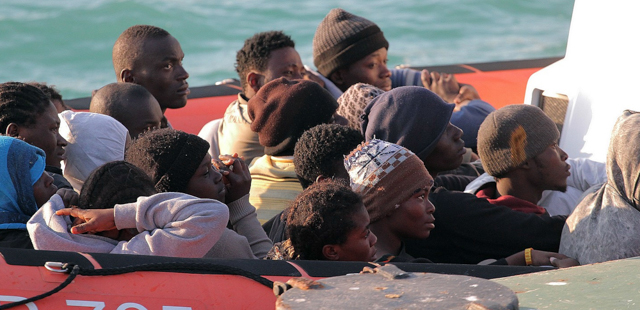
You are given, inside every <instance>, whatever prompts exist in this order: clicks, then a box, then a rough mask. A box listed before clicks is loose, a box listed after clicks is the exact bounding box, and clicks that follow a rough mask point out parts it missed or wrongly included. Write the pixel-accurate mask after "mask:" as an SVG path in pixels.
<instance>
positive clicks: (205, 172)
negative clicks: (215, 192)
mask: <svg viewBox="0 0 640 310" xmlns="http://www.w3.org/2000/svg"><path fill="white" fill-rule="evenodd" d="M206 169H207V170H205V171H204V176H205V177H208V176H209V174H210V173H211V169H209V167H207V168H206Z"/></svg>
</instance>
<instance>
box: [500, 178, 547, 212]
mask: <svg viewBox="0 0 640 310" xmlns="http://www.w3.org/2000/svg"><path fill="white" fill-rule="evenodd" d="M496 189H497V191H498V194H499V195H500V196H504V195H511V196H513V197H516V198H520V199H522V200H526V201H528V202H531V203H533V204H535V205H537V204H538V201H540V198H542V190H541V189H538V188H536V187H535V186H533V185H532V184H531V183H529V182H527V180H526V179H524V178H512V177H506V178H501V179H496Z"/></svg>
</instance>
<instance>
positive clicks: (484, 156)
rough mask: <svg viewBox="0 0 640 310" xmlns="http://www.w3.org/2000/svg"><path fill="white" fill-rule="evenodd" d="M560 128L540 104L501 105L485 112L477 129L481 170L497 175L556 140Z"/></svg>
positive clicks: (535, 154) (518, 164)
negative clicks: (482, 168)
mask: <svg viewBox="0 0 640 310" xmlns="http://www.w3.org/2000/svg"><path fill="white" fill-rule="evenodd" d="M559 137H560V132H559V131H558V127H556V124H555V123H554V122H553V121H552V120H551V119H550V118H549V117H548V116H547V115H546V114H545V113H544V112H543V111H542V110H540V108H538V107H536V106H532V105H526V104H515V105H509V106H505V107H503V108H501V109H499V110H496V111H494V112H492V113H491V114H489V116H487V118H486V119H485V120H484V122H482V125H480V129H479V131H478V153H479V154H478V155H480V159H481V160H482V166H483V167H484V170H485V171H486V172H487V173H488V174H490V175H492V176H500V175H502V174H504V173H506V172H508V171H509V170H511V169H513V168H516V167H518V166H520V165H521V164H522V163H524V162H525V161H526V160H527V159H531V158H533V157H535V156H537V155H538V154H540V153H542V152H543V151H544V150H545V149H546V148H547V147H548V146H549V145H551V144H553V143H556V142H557V141H558V138H559Z"/></svg>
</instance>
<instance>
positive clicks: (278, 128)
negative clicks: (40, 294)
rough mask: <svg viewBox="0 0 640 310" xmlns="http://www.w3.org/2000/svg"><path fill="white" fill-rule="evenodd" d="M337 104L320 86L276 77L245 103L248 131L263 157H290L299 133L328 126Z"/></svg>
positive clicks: (309, 82) (304, 81)
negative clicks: (318, 126)
mask: <svg viewBox="0 0 640 310" xmlns="http://www.w3.org/2000/svg"><path fill="white" fill-rule="evenodd" d="M336 109H338V102H336V100H335V99H334V98H333V96H331V94H330V93H329V92H328V91H326V90H325V89H324V88H322V86H320V84H318V83H315V82H311V81H306V80H288V79H286V78H279V79H276V80H273V81H271V82H269V83H267V84H265V85H264V86H262V87H261V88H260V90H259V91H258V93H256V94H255V96H253V97H252V98H251V99H250V100H249V103H248V112H249V118H251V121H252V122H251V130H253V131H255V132H257V133H258V138H259V140H260V145H262V146H264V153H265V154H267V155H293V149H294V147H295V145H296V142H297V141H298V138H300V136H301V135H302V133H303V132H304V131H305V130H307V129H309V128H311V127H314V126H316V125H319V124H324V123H328V122H329V121H330V120H331V117H332V116H333V114H334V113H335V112H336Z"/></svg>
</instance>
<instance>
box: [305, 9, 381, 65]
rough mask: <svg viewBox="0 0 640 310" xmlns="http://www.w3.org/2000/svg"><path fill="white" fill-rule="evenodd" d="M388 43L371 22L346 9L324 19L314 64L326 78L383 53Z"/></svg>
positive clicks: (320, 27) (332, 13)
mask: <svg viewBox="0 0 640 310" xmlns="http://www.w3.org/2000/svg"><path fill="white" fill-rule="evenodd" d="M383 47H384V48H386V49H389V42H387V39H385V38H384V35H383V34H382V31H381V30H380V28H378V26H377V25H376V24H375V23H373V22H372V21H370V20H368V19H365V18H362V17H360V16H356V15H353V14H351V13H349V12H347V11H345V10H343V9H333V10H331V11H330V12H329V14H327V16H325V18H324V19H323V20H322V22H320V25H318V28H317V29H316V34H315V35H314V37H313V63H314V64H315V65H316V68H318V71H319V72H320V73H321V74H322V75H324V76H325V77H329V76H330V75H331V73H333V72H334V71H336V70H337V69H338V68H341V67H344V66H347V65H350V64H352V63H354V62H356V61H358V60H360V59H362V58H364V57H366V56H367V55H369V54H371V53H373V52H375V51H377V50H379V49H381V48H383Z"/></svg>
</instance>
